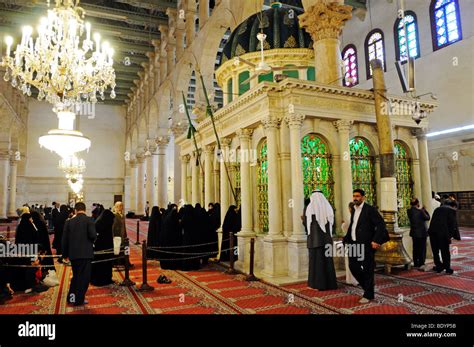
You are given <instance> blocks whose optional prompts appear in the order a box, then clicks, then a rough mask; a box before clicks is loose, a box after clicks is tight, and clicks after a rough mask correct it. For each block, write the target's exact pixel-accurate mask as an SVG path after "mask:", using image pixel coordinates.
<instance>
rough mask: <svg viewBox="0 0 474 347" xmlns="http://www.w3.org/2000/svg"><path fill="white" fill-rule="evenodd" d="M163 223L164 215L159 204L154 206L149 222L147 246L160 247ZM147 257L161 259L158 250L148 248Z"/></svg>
mask: <svg viewBox="0 0 474 347" xmlns="http://www.w3.org/2000/svg"><path fill="white" fill-rule="evenodd" d="M161 223H162V216H161V212H160V208H159V207H158V206H153V208H152V209H151V215H150V218H149V222H148V239H147V247H158V244H159V242H158V239H159V237H160V236H159V235H160V233H161ZM147 257H148V259H159V253H158V252H156V250H152V249H149V250H147Z"/></svg>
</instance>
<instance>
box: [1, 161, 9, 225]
mask: <svg viewBox="0 0 474 347" xmlns="http://www.w3.org/2000/svg"><path fill="white" fill-rule="evenodd" d="M9 166H10V156H9V155H8V152H4V153H0V220H2V219H3V220H4V219H7V199H8V170H9Z"/></svg>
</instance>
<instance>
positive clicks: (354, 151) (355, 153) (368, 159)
mask: <svg viewBox="0 0 474 347" xmlns="http://www.w3.org/2000/svg"><path fill="white" fill-rule="evenodd" d="M349 148H350V152H351V167H352V188H353V189H363V190H364V191H365V201H367V203H368V204H370V205H372V206H376V205H377V196H376V195H377V190H376V182H375V159H374V156H373V153H372V152H371V149H370V146H369V143H368V142H367V140H365V139H363V138H361V137H356V138H353V139H352V140H350V142H349Z"/></svg>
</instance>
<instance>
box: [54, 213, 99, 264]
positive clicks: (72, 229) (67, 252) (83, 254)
mask: <svg viewBox="0 0 474 347" xmlns="http://www.w3.org/2000/svg"><path fill="white" fill-rule="evenodd" d="M96 238H97V233H96V231H95V224H94V222H93V221H92V219H91V218H89V217H87V216H86V215H85V214H82V213H81V214H78V215H77V216H75V217H73V218H71V219H68V220H67V221H66V224H65V225H64V233H63V238H62V251H63V258H69V259H70V260H76V259H93V258H94V242H95V240H96Z"/></svg>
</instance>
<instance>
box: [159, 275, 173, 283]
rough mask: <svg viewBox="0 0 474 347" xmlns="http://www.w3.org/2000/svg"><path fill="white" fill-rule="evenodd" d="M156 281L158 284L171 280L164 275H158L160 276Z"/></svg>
mask: <svg viewBox="0 0 474 347" xmlns="http://www.w3.org/2000/svg"><path fill="white" fill-rule="evenodd" d="M156 282H158V283H159V284H170V283H171V280H170V279H169V278H168V277H166V276H163V275H160V277H158V279H157V280H156Z"/></svg>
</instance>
